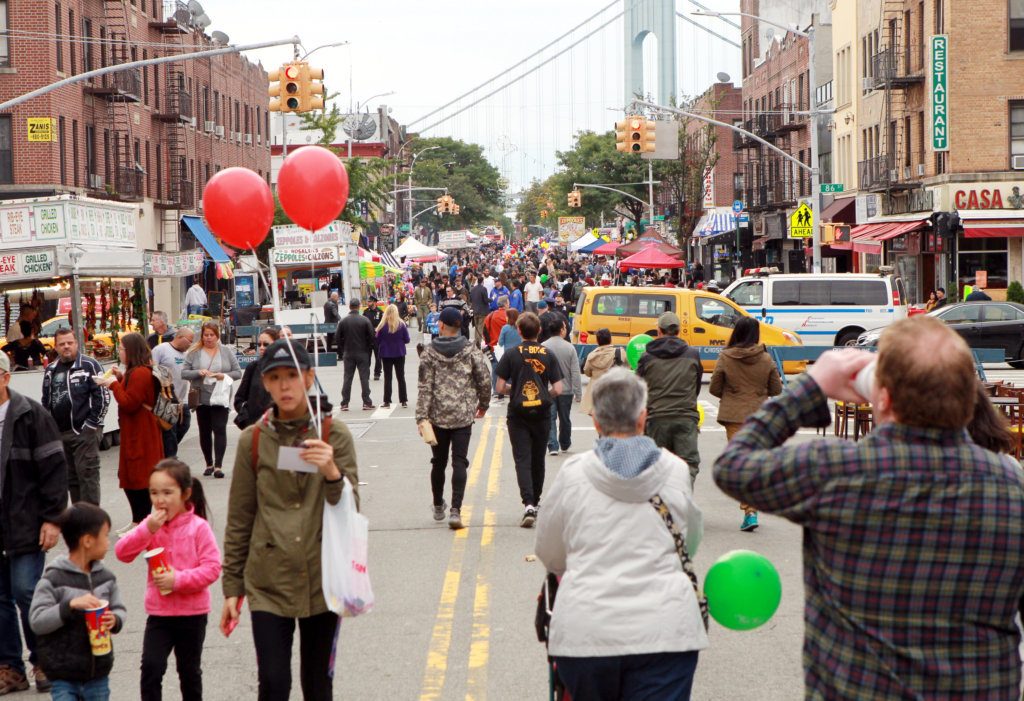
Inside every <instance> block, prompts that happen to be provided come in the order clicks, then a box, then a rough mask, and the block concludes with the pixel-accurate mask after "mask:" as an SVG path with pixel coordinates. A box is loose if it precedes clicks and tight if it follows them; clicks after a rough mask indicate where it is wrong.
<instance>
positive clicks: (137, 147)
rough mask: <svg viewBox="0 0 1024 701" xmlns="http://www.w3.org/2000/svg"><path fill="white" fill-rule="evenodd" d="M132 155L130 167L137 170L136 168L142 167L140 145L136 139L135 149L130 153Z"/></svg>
mask: <svg viewBox="0 0 1024 701" xmlns="http://www.w3.org/2000/svg"><path fill="white" fill-rule="evenodd" d="M132 155H133V156H134V157H135V160H134V161H133V163H132V165H133V166H134V167H135V169H136V170H138V167H139V166H140V165H142V144H141V143H140V142H139V140H138V139H136V140H135V148H134V150H133V151H132Z"/></svg>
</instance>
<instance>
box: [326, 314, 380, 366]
mask: <svg viewBox="0 0 1024 701" xmlns="http://www.w3.org/2000/svg"><path fill="white" fill-rule="evenodd" d="M366 311H367V312H369V311H370V310H369V309H367V310H366ZM334 340H335V343H336V345H337V346H338V359H339V360H341V358H343V357H344V356H345V355H346V354H348V353H351V354H352V355H353V356H362V355H365V356H369V355H370V353H371V352H372V351H373V349H374V347H375V345H376V343H377V339H376V334H375V333H374V331H373V324H372V323H370V320H369V319H368V318H367V317H366V316H363V315H362V314H360V313H359V312H358V310H354V311H351V312H349V313H348V315H347V316H346V317H345V318H344V319H342V320H341V321H340V322H339V323H338V331H337V333H335V334H334Z"/></svg>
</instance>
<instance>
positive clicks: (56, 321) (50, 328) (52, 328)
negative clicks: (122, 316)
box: [39, 314, 139, 350]
mask: <svg viewBox="0 0 1024 701" xmlns="http://www.w3.org/2000/svg"><path fill="white" fill-rule="evenodd" d="M59 328H67V329H69V328H71V322H70V321H68V317H67V315H66V314H62V315H60V316H55V317H52V318H50V319H47V320H46V321H44V322H43V324H42V326H41V327H40V329H39V342H40V343H42V344H43V347H44V348H46V349H47V350H50V349H51V348H53V336H54V334H55V333H57V329H59ZM138 330H139V329H138V322H137V321H136V320H135V319H132V320H131V326H130V328H129V330H128V331H123V330H122V331H118V333H117V337H118V339H121V338H124V335H125V334H126V333H128V332H129V331H138ZM92 342H93V344H102V345H104V346H107V347H108V348H113V346H114V337H113V335H112V334H111V332H110V331H101V332H99V333H95V334H93V337H92Z"/></svg>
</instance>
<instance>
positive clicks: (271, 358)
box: [260, 338, 313, 374]
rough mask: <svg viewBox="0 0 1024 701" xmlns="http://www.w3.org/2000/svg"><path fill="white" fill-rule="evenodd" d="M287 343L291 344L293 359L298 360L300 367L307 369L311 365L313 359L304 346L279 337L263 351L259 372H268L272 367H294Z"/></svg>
mask: <svg viewBox="0 0 1024 701" xmlns="http://www.w3.org/2000/svg"><path fill="white" fill-rule="evenodd" d="M288 344H291V347H292V350H294V351H295V360H298V361H299V368H300V369H302V370H309V369H310V368H311V367H313V361H312V360H311V359H310V357H309V351H307V350H306V346H304V345H303V344H301V343H299V342H298V341H293V340H291V339H287V338H279V339H278V340H276V341H274V342H273V343H271V344H270V345H269V346H267V349H266V350H265V351H263V357H262V358H260V374H265V373H267V372H270V371H271V370H273V369H274V368H280V367H285V366H287V367H290V368H293V367H295V360H293V359H292V354H291V353H290V352H289V351H288Z"/></svg>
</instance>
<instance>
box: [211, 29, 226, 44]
mask: <svg viewBox="0 0 1024 701" xmlns="http://www.w3.org/2000/svg"><path fill="white" fill-rule="evenodd" d="M210 38H211V39H213V40H214V41H215V42H217V43H218V44H227V43H228V42H229V41H230V39H228V35H227V34H225V33H224V32H219V31H218V32H214V33H213V34H211V35H210Z"/></svg>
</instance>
